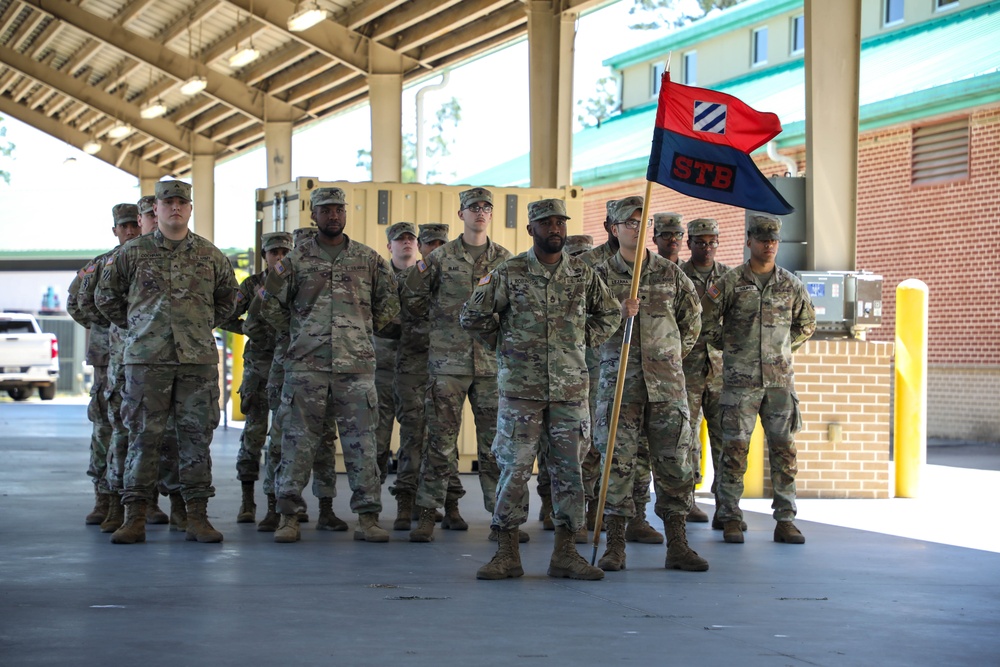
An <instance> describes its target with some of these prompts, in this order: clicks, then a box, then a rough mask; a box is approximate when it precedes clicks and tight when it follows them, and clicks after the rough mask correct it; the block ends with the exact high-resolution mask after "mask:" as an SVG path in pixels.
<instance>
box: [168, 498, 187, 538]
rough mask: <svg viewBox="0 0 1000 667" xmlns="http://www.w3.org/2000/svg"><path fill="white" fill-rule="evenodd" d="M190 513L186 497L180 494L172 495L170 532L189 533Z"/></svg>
mask: <svg viewBox="0 0 1000 667" xmlns="http://www.w3.org/2000/svg"><path fill="white" fill-rule="evenodd" d="M187 529H188V512H187V506H186V505H185V504H184V497H183V496H181V494H180V493H176V492H174V493H171V494H170V530H174V531H178V532H181V533H183V532H187Z"/></svg>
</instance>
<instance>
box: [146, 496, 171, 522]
mask: <svg viewBox="0 0 1000 667" xmlns="http://www.w3.org/2000/svg"><path fill="white" fill-rule="evenodd" d="M159 498H160V494H158V493H154V494H153V499H152V500H151V501H150V502H149V504H148V505H146V523H148V524H150V525H151V526H162V525H164V524H167V523H170V517H169V516H167V513H166V512H164V511H163V510H161V509H160V503H159Z"/></svg>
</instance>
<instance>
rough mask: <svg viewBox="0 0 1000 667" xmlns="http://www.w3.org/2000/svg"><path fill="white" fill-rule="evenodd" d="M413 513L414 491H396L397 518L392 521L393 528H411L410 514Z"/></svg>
mask: <svg viewBox="0 0 1000 667" xmlns="http://www.w3.org/2000/svg"><path fill="white" fill-rule="evenodd" d="M412 513H413V493H411V492H409V491H398V492H397V493H396V520H395V521H393V522H392V529H393V530H409V529H410V522H411V521H412V520H413V519H411V518H410V515H411V514H412Z"/></svg>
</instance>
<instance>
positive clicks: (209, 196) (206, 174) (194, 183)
mask: <svg viewBox="0 0 1000 667" xmlns="http://www.w3.org/2000/svg"><path fill="white" fill-rule="evenodd" d="M191 173H192V176H191V187H192V193H191V196H192V197H193V198H194V233H195V234H197V235H198V236H203V237H205V238H206V239H208V240H209V241H211V242H213V243H215V156H214V155H195V156H194V159H193V161H192V165H191Z"/></svg>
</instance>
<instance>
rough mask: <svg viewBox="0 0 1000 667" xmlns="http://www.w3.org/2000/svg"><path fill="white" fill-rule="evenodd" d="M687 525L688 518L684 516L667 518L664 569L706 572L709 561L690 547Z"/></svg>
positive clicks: (675, 515) (677, 515) (676, 515)
mask: <svg viewBox="0 0 1000 667" xmlns="http://www.w3.org/2000/svg"><path fill="white" fill-rule="evenodd" d="M686 523H687V517H685V516H684V515H683V514H674V515H671V516H668V517H667V520H666V523H665V525H664V528H665V529H666V531H667V560H666V561H665V562H664V563H663V567H665V568H667V569H668V570H670V569H673V570H684V571H686V572H704V571H705V570H707V569H708V561H707V560H705V559H704V558H702V557H701V556H699V555H698V552H697V551H695V550H694V549H692V548H691V547H689V546H688V541H687V528H686V527H685V526H686Z"/></svg>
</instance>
